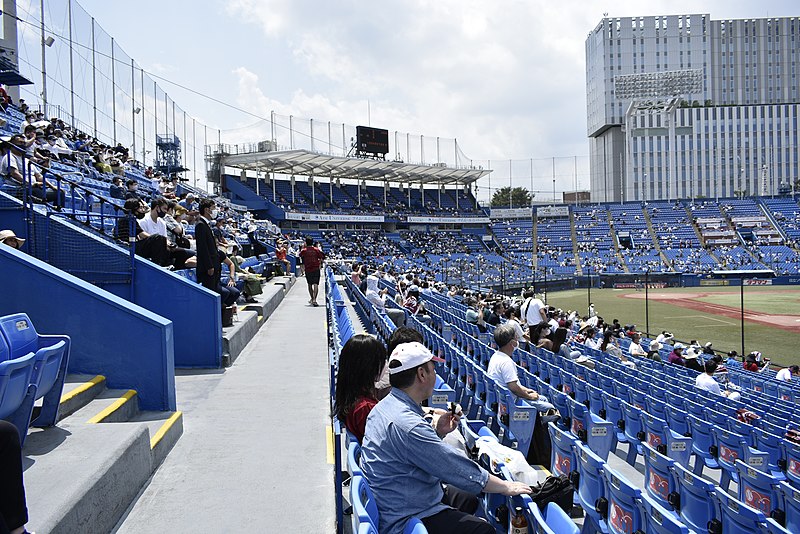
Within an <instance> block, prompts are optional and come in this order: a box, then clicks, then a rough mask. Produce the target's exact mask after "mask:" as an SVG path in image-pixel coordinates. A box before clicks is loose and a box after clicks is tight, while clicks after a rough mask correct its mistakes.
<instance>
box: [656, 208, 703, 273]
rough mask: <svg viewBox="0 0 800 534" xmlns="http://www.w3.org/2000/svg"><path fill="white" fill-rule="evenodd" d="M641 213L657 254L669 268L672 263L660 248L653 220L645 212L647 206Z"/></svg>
mask: <svg viewBox="0 0 800 534" xmlns="http://www.w3.org/2000/svg"><path fill="white" fill-rule="evenodd" d="M642 213H643V214H644V220H645V222H646V223H647V231H648V232H650V239H652V240H653V246H654V247H656V250H657V251H658V255H659V256H661V261H662V262H664V265H669V266H670V268H671V267H672V263H671V262H670V261H669V260H667V257H666V256H665V255H664V252H663V251H662V250H661V245H660V244H659V243H658V234H656V230H655V228H653V221H652V220H651V219H650V214H649V213H648V212H647V208H644V209H643V210H642ZM701 242H702V241H701Z"/></svg>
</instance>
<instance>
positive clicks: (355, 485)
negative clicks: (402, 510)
mask: <svg viewBox="0 0 800 534" xmlns="http://www.w3.org/2000/svg"><path fill="white" fill-rule="evenodd" d="M350 501H351V504H352V505H353V515H352V524H353V532H361V530H359V529H360V528H361V526H362V525H369V526H371V527H372V528H373V529H375V530H376V531H377V530H378V523H379V522H378V505H377V504H376V503H375V497H374V496H373V494H372V490H370V489H369V486H368V485H367V481H366V479H365V478H364V477H353V478H352V480H351V481H350ZM427 532H428V530H427V529H426V528H425V526H424V525H423V524H422V522H421V521H420V520H419V519H418V518H416V517H412V518H411V519H409V520H408V522H407V523H406V526H405V528H404V529H403V534H427Z"/></svg>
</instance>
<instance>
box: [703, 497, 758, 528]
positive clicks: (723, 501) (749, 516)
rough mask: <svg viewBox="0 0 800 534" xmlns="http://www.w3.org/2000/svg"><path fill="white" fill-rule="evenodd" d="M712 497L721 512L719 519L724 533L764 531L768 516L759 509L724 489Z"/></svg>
mask: <svg viewBox="0 0 800 534" xmlns="http://www.w3.org/2000/svg"><path fill="white" fill-rule="evenodd" d="M712 498H713V500H714V503H715V504H716V506H717V510H718V512H719V517H718V521H719V522H720V526H721V528H722V530H721V531H720V532H722V533H723V534H753V533H754V532H756V533H757V532H764V531H765V529H766V523H767V518H766V517H765V516H764V514H763V513H761V512H759V511H758V510H754V509H753V508H750V507H749V506H747V505H746V504H744V503H743V502H741V501H739V500H737V499H734V498H733V497H731V496H730V495H728V494H727V493H725V492H724V491H722V490H717V491H715V492H714V493H713V495H712Z"/></svg>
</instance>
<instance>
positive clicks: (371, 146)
mask: <svg viewBox="0 0 800 534" xmlns="http://www.w3.org/2000/svg"><path fill="white" fill-rule="evenodd" d="M356 149H357V150H358V152H359V153H362V154H374V155H380V156H385V155H386V154H388V153H389V130H384V129H382V128H372V127H369V126H356Z"/></svg>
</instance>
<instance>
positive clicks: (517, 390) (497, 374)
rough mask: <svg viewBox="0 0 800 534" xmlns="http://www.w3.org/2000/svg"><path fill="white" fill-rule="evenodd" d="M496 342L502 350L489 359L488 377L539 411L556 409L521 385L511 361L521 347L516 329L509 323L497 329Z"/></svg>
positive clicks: (495, 331)
mask: <svg viewBox="0 0 800 534" xmlns="http://www.w3.org/2000/svg"><path fill="white" fill-rule="evenodd" d="M494 342H495V343H496V344H497V346H498V347H500V348H499V349H498V351H497V352H495V353H494V354H493V355H492V357H491V358H490V359H489V366H488V367H487V370H486V375H487V376H488V377H489V378H491V379H492V380H494V381H495V382H497V383H499V384H502V385H504V386H505V387H507V388H508V390H509V391H511V393H513V394H514V395H516V396H517V397H519V398H521V399H525V400H527V401H529V402H530V403H531V404H532V405H533V406H535V407H536V409H537V410H538V411H540V412H546V411H548V410H552V409H554V408H555V407H554V406H553V405H552V404H550V403H549V402H548V401H547V399H546V398H545V397H542V396H540V395H539V394H538V393H537V392H535V391H534V390H532V389H530V388H526V387H524V386H522V385H520V383H519V376H518V375H517V364H516V363H514V360H512V359H511V355H512V354H514V349H516V348H517V347H519V341H517V338H516V333H515V331H514V327H513V326H512V325H510V324H508V323H503V324H501V325H500V326H498V327H497V328H495V329H494Z"/></svg>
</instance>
